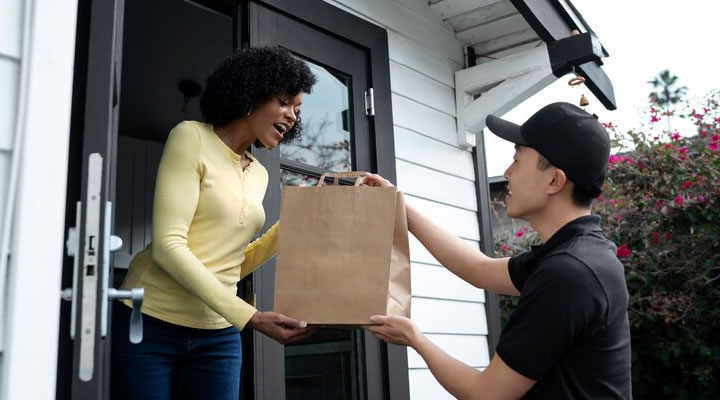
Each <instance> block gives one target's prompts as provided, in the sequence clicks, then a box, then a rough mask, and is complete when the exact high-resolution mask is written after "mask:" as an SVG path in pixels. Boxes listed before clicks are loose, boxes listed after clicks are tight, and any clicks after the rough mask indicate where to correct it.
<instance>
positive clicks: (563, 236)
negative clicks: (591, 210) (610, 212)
mask: <svg viewBox="0 0 720 400" xmlns="http://www.w3.org/2000/svg"><path fill="white" fill-rule="evenodd" d="M589 232H599V233H602V229H601V228H600V216H599V215H585V216H582V217H579V218H576V219H574V220H572V221H570V222H568V223H567V224H565V225H564V226H563V227H562V228H560V229H559V230H558V231H557V232H555V234H554V235H552V236H551V237H550V239H548V241H547V242H545V243H543V244H541V245H538V246H531V247H530V249H531V250H532V251H531V257H532V258H533V259H534V260H535V261H538V260H540V259H541V258H542V257H544V256H545V255H546V254H548V253H550V252H551V251H552V250H553V249H555V248H557V247H558V246H560V245H561V244H563V243H565V242H567V241H569V240H570V239H573V238H575V237H577V236H581V235H583V234H586V233H589Z"/></svg>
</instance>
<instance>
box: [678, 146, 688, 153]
mask: <svg viewBox="0 0 720 400" xmlns="http://www.w3.org/2000/svg"><path fill="white" fill-rule="evenodd" d="M687 152H688V148H687V147H681V148H679V149H678V153H680V154H685V153H687Z"/></svg>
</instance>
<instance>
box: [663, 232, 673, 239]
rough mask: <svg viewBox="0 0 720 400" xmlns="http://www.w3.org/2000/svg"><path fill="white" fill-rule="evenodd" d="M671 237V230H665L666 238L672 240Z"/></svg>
mask: <svg viewBox="0 0 720 400" xmlns="http://www.w3.org/2000/svg"><path fill="white" fill-rule="evenodd" d="M671 237H672V235H670V232H665V240H670V238H671Z"/></svg>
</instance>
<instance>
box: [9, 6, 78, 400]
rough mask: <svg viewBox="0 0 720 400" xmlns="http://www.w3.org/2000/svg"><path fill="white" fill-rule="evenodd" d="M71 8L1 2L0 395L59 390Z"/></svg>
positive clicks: (45, 395) (35, 395) (36, 395)
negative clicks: (0, 248)
mask: <svg viewBox="0 0 720 400" xmlns="http://www.w3.org/2000/svg"><path fill="white" fill-rule="evenodd" d="M76 15H77V1H75V0H3V1H2V5H1V6H0V218H2V219H3V221H0V227H2V230H0V243H3V244H5V245H6V246H7V248H6V249H3V256H0V258H3V259H5V260H8V259H9V262H8V263H7V264H4V263H0V265H2V266H3V268H6V270H5V271H0V282H2V283H4V285H2V286H0V299H2V300H4V302H5V304H4V305H2V308H1V309H2V310H3V311H4V312H5V313H4V314H3V315H2V316H0V321H2V322H3V327H4V329H3V332H2V333H3V335H2V337H1V338H0V342H1V343H2V353H0V400H11V399H12V400H14V399H34V400H35V399H37V400H44V399H53V398H55V378H56V365H57V334H58V333H57V327H58V323H59V313H57V310H59V306H60V304H59V303H60V291H59V289H60V278H61V271H62V255H63V248H62V244H63V240H64V232H63V229H64V217H65V195H66V193H65V191H66V175H67V154H68V151H67V150H68V142H69V136H70V108H71V99H72V77H73V61H74V60H73V59H74V54H75V51H74V50H75V22H76ZM13 178H16V179H13ZM12 182H16V184H14V183H12ZM13 203H14V207H12V208H8V206H12V205H13ZM6 208H7V209H8V210H7V211H6ZM3 216H5V217H3ZM8 216H9V217H11V219H10V218H7V217H8ZM6 250H7V251H9V254H10V255H11V257H9V258H7V257H5V255H6V253H5V251H6ZM0 261H1V260H0ZM0 329H2V328H0Z"/></svg>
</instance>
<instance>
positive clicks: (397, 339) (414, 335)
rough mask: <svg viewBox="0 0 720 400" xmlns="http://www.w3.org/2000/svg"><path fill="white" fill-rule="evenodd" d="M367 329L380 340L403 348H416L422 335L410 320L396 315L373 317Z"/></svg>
mask: <svg viewBox="0 0 720 400" xmlns="http://www.w3.org/2000/svg"><path fill="white" fill-rule="evenodd" d="M370 323H371V324H373V325H369V326H367V327H366V328H365V329H367V330H369V331H370V332H372V333H373V334H374V335H375V336H376V337H377V338H378V339H380V340H382V341H385V342H388V343H393V344H399V345H401V346H410V347H415V346H416V345H417V344H418V341H419V340H420V338H422V337H423V336H422V333H421V332H420V329H418V327H417V326H416V325H415V323H414V322H412V321H411V320H410V319H409V318H405V317H399V316H395V315H373V316H372V317H370Z"/></svg>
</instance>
